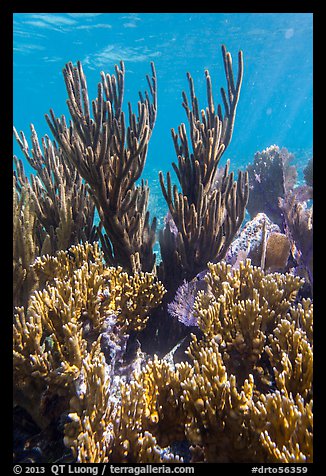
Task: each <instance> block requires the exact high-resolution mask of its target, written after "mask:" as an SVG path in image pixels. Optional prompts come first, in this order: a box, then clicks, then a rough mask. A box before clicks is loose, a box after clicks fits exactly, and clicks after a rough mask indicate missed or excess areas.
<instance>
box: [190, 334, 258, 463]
mask: <svg viewBox="0 0 326 476" xmlns="http://www.w3.org/2000/svg"><path fill="white" fill-rule="evenodd" d="M190 354H191V355H192V357H193V359H194V371H193V374H191V375H190V377H188V378H187V379H185V380H184V381H183V382H182V383H181V387H182V389H183V394H182V397H181V399H182V401H183V403H184V406H185V412H186V415H187V417H188V421H187V423H186V435H187V438H188V439H189V440H190V441H191V443H192V444H196V445H200V446H202V447H203V456H204V461H206V462H215V463H218V462H219V463H226V462H230V461H232V459H233V458H234V454H235V453H236V454H237V461H238V462H241V461H242V462H248V460H249V458H250V457H249V456H248V453H249V450H250V448H249V447H248V443H249V440H248V439H247V435H246V429H245V427H244V415H245V414H246V413H247V412H248V411H249V403H250V401H251V398H252V392H253V378H252V376H251V375H249V377H248V379H247V380H246V381H245V382H244V384H243V387H242V389H241V390H240V391H238V389H237V385H236V378H235V376H234V375H228V373H227V371H226V368H225V366H224V363H223V359H222V356H221V354H220V353H219V346H218V344H217V343H216V341H214V340H211V341H210V343H209V345H206V346H201V345H198V344H197V342H196V341H193V343H192V345H191V347H190Z"/></svg>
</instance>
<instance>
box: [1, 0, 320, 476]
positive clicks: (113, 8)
mask: <svg viewBox="0 0 326 476" xmlns="http://www.w3.org/2000/svg"><path fill="white" fill-rule="evenodd" d="M322 3H323V2H322V0H319V1H318V0H314V1H308V0H283V1H279V0H274V1H270V0H268V1H266V0H265V1H260V2H255V1H247V2H244V1H228V0H224V2H217V1H213V2H212V1H211V2H209V5H208V4H201V5H200V6H201V7H203V8H198V7H199V5H198V4H195V5H194V4H193V3H192V4H191V5H190V2H189V3H187V4H185V3H183V4H181V5H180V4H177V2H170V3H169V2H168V1H165V2H162V3H161V4H160V3H159V2H157V1H156V2H155V3H154V2H153V3H149V2H148V3H146V2H143V1H139V2H137V1H134V2H130V3H128V2H127V1H126V2H124V3H123V4H120V3H119V7H120V6H121V8H118V6H117V3H113V2H108V3H107V2H97V4H94V3H93V2H92V4H90V6H89V7H90V8H86V7H87V4H86V6H85V7H84V8H82V7H81V4H80V3H79V2H71V1H67V0H66V1H62V0H56V1H55V2H53V1H47V2H46V3H44V4H42V5H37V4H35V5H33V2H31V1H29V2H26V0H25V1H11V2H9V1H7V2H5V1H3V2H1V5H0V21H1V24H0V34H1V43H0V44H1V52H0V54H1V63H0V65H1V66H0V68H1V76H0V78H1V85H2V87H1V94H0V100H1V102H2V104H1V106H2V107H1V113H2V120H1V155H2V157H1V159H0V164H1V168H0V184H1V185H0V194H1V195H0V200H1V201H0V204H1V212H2V213H1V238H2V240H1V250H2V253H1V257H2V259H1V265H2V266H1V268H0V269H1V274H2V279H1V291H2V292H1V316H0V323H1V324H0V325H1V341H0V359H1V360H0V362H1V377H2V383H3V386H2V391H1V394H0V395H1V397H2V399H1V401H2V404H1V427H2V428H1V434H2V436H3V437H4V438H1V440H0V454H1V458H0V459H1V461H0V464H1V463H5V466H7V464H8V469H9V472H8V473H7V474H12V437H11V436H10V435H12V420H11V414H12V411H11V409H12V385H11V384H12V340H11V336H12V321H11V317H10V316H11V314H12V286H11V283H12V278H10V277H12V254H11V253H10V252H9V250H10V249H11V250H12V179H11V177H12V175H11V174H12V163H11V160H10V158H9V157H10V155H11V154H12V149H13V147H12V125H13V107H12V101H13V13H33V12H44V13H46V12H52V13H62V12H75V13H77V12H78V13H79V12H81V13H82V12H83V11H85V12H89V11H92V12H94V13H96V12H98V13H102V12H103V13H114V12H122V13H124V12H142V13H146V12H147V13H188V12H189V13H210V12H212V13H313V25H314V32H313V40H314V52H313V59H314V99H313V108H314V130H313V145H314V156H315V160H314V209H315V210H314V216H315V218H314V249H315V252H314V256H315V257H316V259H315V260H314V277H315V280H314V307H315V316H316V317H315V322H314V329H315V332H314V334H315V338H314V340H315V345H314V372H315V378H314V387H315V392H314V393H315V400H314V453H315V454H314V463H313V466H314V467H315V465H316V464H319V463H321V460H322V452H321V451H320V449H321V448H322V446H321V445H322V440H323V437H324V435H323V429H324V427H323V425H322V420H321V417H322V415H323V414H324V413H325V412H324V411H323V410H324V408H323V405H322V403H323V401H322V400H321V398H322V396H323V395H322V393H321V392H322V390H321V388H320V387H321V386H322V383H323V374H324V365H323V364H324V362H323V359H322V357H323V354H322V352H323V349H322V347H321V346H322V341H323V337H324V335H325V334H324V333H323V332H322V323H323V321H324V320H325V319H326V317H325V315H324V314H325V311H324V309H323V307H322V302H321V300H322V289H321V288H322V286H323V284H324V283H323V277H322V272H323V271H324V273H325V271H326V267H325V265H324V266H323V264H322V259H321V258H322V257H324V254H325V253H324V252H323V250H322V249H320V250H319V244H320V242H321V240H323V238H324V237H323V229H322V226H323V225H322V220H319V215H320V213H321V212H322V211H324V210H325V208H323V205H324V206H325V204H324V203H323V202H322V200H323V199H325V195H323V190H322V187H323V185H324V183H323V182H324V181H325V179H324V177H326V175H323V173H322V164H323V161H325V160H326V159H325V157H324V155H325V152H324V151H322V150H321V142H322V141H321V136H320V133H319V127H320V125H319V124H320V122H323V121H324V115H325V109H324V108H323V106H322V104H321V96H322V94H321V93H322V92H323V91H324V89H325V80H324V72H323V71H322V65H323V63H324V62H325V59H324V56H323V57H322V54H323V53H324V50H323V46H322V43H323V40H324V38H323V36H324V35H322V28H323V26H324V21H323V20H324V18H325V17H323V15H322V8H321V7H322ZM84 5H85V4H84ZM78 6H79V7H81V8H77V7H78ZM105 7H106V8H108V7H110V8H109V11H105ZM194 7H195V8H194ZM196 7H197V8H196ZM321 83H323V86H324V87H321ZM316 212H317V215H316ZM322 218H324V216H323V215H322ZM7 284H8V285H9V289H8V290H7ZM323 311H324V312H323ZM7 419H8V421H7ZM1 466H2V465H1ZM309 466H310V465H309ZM205 467H206V465H205ZM311 469H312V468H309V473H310V472H311ZM4 474H6V472H4Z"/></svg>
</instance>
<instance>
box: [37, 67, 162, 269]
mask: <svg viewBox="0 0 326 476" xmlns="http://www.w3.org/2000/svg"><path fill="white" fill-rule="evenodd" d="M63 73H64V78H65V83H66V88H67V92H68V96H69V99H68V101H67V104H68V107H69V111H70V114H71V118H72V124H71V125H70V127H69V126H67V124H66V120H65V117H64V116H62V117H61V119H58V118H56V117H55V115H54V112H53V111H52V110H51V111H50V116H46V119H47V122H48V124H49V126H50V128H51V131H52V133H53V135H54V137H55V138H56V140H57V141H58V143H59V144H60V147H61V148H62V150H63V152H64V154H65V157H66V159H67V160H68V162H69V163H70V164H72V166H74V167H76V169H77V170H78V171H79V173H80V175H81V176H82V177H83V178H84V180H85V181H86V183H87V184H88V187H89V191H90V193H91V195H92V198H93V200H94V202H95V204H96V207H97V210H98V213H99V216H100V220H101V226H102V225H103V226H104V229H105V234H104V235H102V234H100V238H101V241H102V247H103V250H104V252H105V257H106V260H107V262H108V263H109V264H111V265H115V266H117V265H121V266H122V267H123V268H124V269H125V270H127V271H129V272H131V271H132V270H133V271H139V270H140V269H142V270H143V271H152V270H153V268H154V265H155V255H154V254H153V245H154V241H155V229H156V220H155V219H154V220H153V222H152V223H151V224H150V222H149V212H148V211H147V204H148V196H149V187H148V185H147V183H144V182H142V184H141V185H137V186H136V185H135V184H136V181H137V180H138V179H139V177H140V175H141V173H142V170H143V168H144V165H145V161H146V155H147V148H148V142H149V139H150V136H151V133H152V129H153V127H154V123H155V119H156V107H157V106H156V102H157V98H156V74H155V69H154V65H153V63H152V78H149V76H147V79H148V84H149V89H150V95H151V98H150V95H149V94H148V93H147V92H146V95H145V98H144V97H143V95H142V94H141V93H139V95H140V101H139V102H138V116H136V114H135V113H133V112H132V109H131V105H130V104H129V111H128V112H129V125H128V126H127V124H126V119H125V114H124V112H123V111H122V105H123V95H124V74H125V69H124V64H123V63H122V62H121V63H120V68H119V67H118V66H116V68H115V73H116V74H115V75H109V74H104V73H103V72H102V73H101V78H102V81H101V83H99V85H98V96H97V98H96V99H95V100H94V101H92V110H93V116H94V119H92V118H91V112H90V104H89V98H88V91H87V84H86V78H85V75H84V72H83V69H82V66H81V64H80V62H78V63H77V66H73V64H72V63H68V64H67V65H66V67H65V69H64V71H63ZM101 226H100V228H99V231H100V229H101Z"/></svg>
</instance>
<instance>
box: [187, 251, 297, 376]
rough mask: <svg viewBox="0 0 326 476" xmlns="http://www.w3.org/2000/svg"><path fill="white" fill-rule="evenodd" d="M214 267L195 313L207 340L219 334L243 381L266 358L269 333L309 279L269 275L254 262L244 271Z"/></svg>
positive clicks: (245, 264)
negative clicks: (254, 264)
mask: <svg viewBox="0 0 326 476" xmlns="http://www.w3.org/2000/svg"><path fill="white" fill-rule="evenodd" d="M208 269H209V272H208V273H207V275H206V276H205V281H206V282H207V285H208V293H205V292H204V291H200V292H199V293H198V295H197V299H196V301H195V305H194V313H195V316H196V317H197V320H198V325H199V327H200V329H201V330H202V331H203V333H204V335H205V336H207V337H208V338H212V337H214V336H219V339H220V341H221V342H220V348H221V351H222V354H223V359H224V361H225V362H228V368H229V370H230V371H231V372H232V373H234V374H236V375H238V378H240V379H242V381H243V380H244V379H245V378H246V377H247V376H248V374H249V373H250V372H252V371H253V369H254V368H255V366H256V365H257V363H258V361H259V359H260V358H261V357H262V353H263V350H264V345H265V339H266V335H265V333H266V332H267V333H268V332H270V330H271V329H272V328H273V327H274V326H275V325H276V323H278V322H279V321H280V319H281V318H282V317H285V315H286V313H287V312H288V311H289V309H290V306H291V302H292V301H293V299H294V298H295V296H296V293H297V291H298V290H299V288H300V286H301V285H302V282H303V281H302V280H300V278H297V277H294V276H292V275H289V274H287V275H283V274H279V273H274V274H266V275H265V274H264V272H263V271H262V270H261V268H258V267H254V266H251V263H250V260H247V261H246V262H241V263H240V266H239V268H238V269H232V268H231V266H230V265H227V264H226V263H225V262H221V263H218V264H209V265H208ZM256 370H257V369H256Z"/></svg>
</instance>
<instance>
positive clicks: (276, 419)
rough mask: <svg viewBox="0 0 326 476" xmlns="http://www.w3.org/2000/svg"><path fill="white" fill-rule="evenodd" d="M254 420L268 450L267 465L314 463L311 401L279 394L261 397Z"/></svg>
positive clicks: (253, 423)
mask: <svg viewBox="0 0 326 476" xmlns="http://www.w3.org/2000/svg"><path fill="white" fill-rule="evenodd" d="M251 421H252V423H251V424H252V426H253V428H254V431H255V432H256V433H257V435H259V440H260V442H261V444H262V446H263V448H264V449H265V451H266V454H265V462H272V463H311V462H312V458H313V453H312V451H313V446H312V430H313V415H312V401H311V402H310V403H305V401H304V399H303V398H302V397H301V396H300V395H297V396H296V397H295V398H294V397H293V396H292V395H291V394H287V393H285V394H284V393H282V392H280V391H276V392H275V393H271V394H268V395H261V396H260V399H259V401H258V402H257V403H256V404H255V405H253V410H252V412H251Z"/></svg>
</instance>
